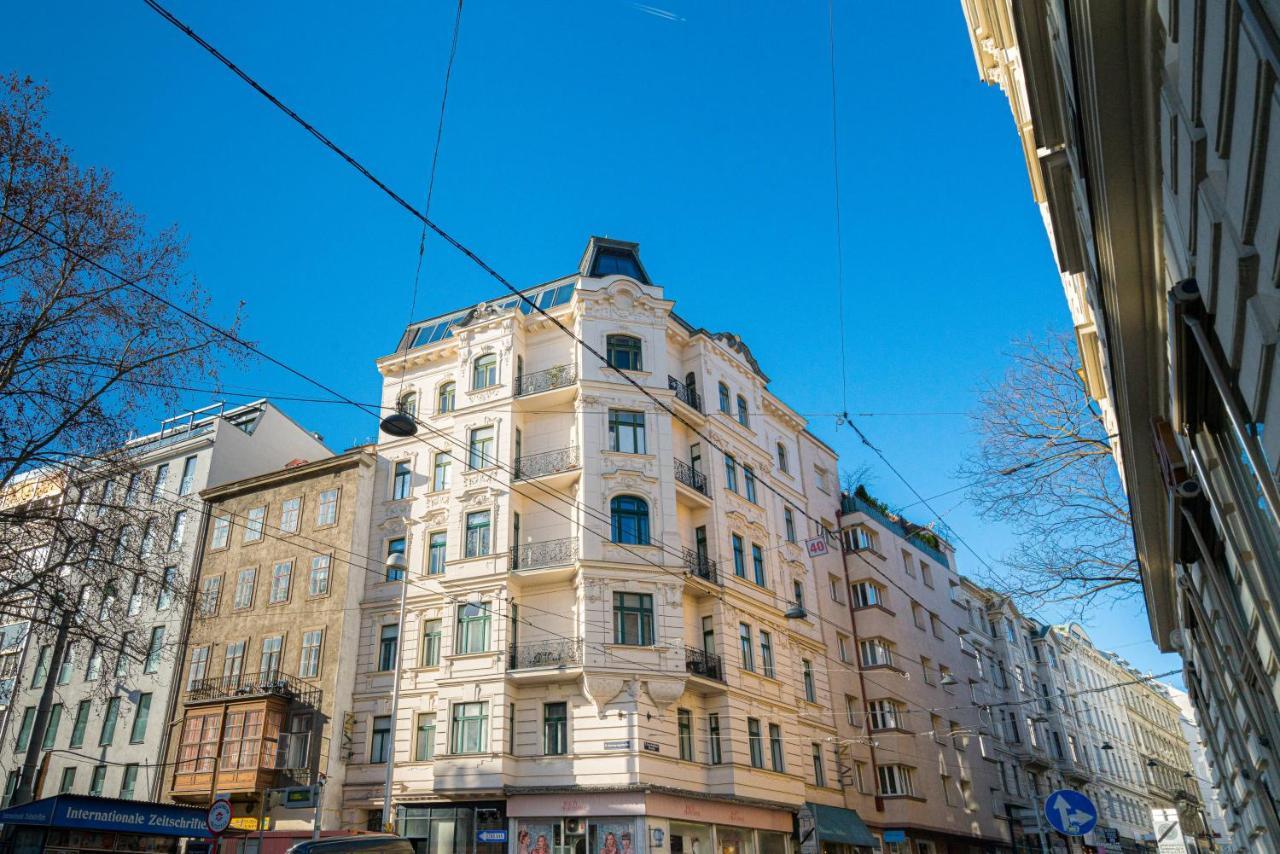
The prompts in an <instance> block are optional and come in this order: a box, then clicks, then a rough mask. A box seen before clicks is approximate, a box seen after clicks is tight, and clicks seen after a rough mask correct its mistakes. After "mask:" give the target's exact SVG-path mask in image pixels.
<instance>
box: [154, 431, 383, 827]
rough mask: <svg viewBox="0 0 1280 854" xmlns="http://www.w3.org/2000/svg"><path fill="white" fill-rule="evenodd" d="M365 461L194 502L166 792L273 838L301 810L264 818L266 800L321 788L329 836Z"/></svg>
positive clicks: (249, 481) (365, 498)
mask: <svg viewBox="0 0 1280 854" xmlns="http://www.w3.org/2000/svg"><path fill="white" fill-rule="evenodd" d="M374 460H375V455H374V452H373V449H372V448H368V447H366V448H357V449H355V450H351V451H348V452H346V453H345V454H340V455H337V456H326V457H324V458H321V459H317V460H314V461H310V462H308V461H305V460H295V461H293V462H292V463H290V464H289V465H287V466H285V467H284V468H282V469H277V470H275V471H271V472H267V473H265V474H261V475H257V476H255V477H250V478H245V479H242V480H237V481H233V482H231V483H226V484H222V485H220V486H216V487H212V488H210V489H206V490H204V491H203V492H202V493H201V494H200V497H201V498H202V499H203V500H204V501H205V502H207V504H208V507H209V524H208V526H207V529H206V531H205V533H204V544H203V549H202V557H201V560H200V566H199V570H198V572H197V575H196V581H195V590H194V607H193V614H192V619H191V624H190V632H189V634H188V637H187V639H186V644H185V647H184V649H185V660H184V662H183V664H182V666H181V667H180V669H179V673H180V675H181V683H180V687H179V696H178V703H177V704H176V705H175V708H174V714H173V738H172V739H171V740H170V743H169V745H168V763H167V767H168V769H169V771H168V772H167V774H166V777H165V793H166V795H167V796H168V797H169V798H172V799H173V800H175V801H178V802H180V803H188V804H196V805H204V806H207V805H208V804H209V803H211V802H212V799H213V796H214V794H216V793H220V794H224V795H226V796H228V797H229V798H230V800H231V804H232V809H233V811H234V813H235V815H236V816H237V817H243V818H248V819H250V820H256V819H257V818H258V817H260V816H262V815H265V816H266V817H267V818H268V819H270V826H271V829H272V830H273V831H290V830H306V831H308V834H307V835H308V837H309V831H310V830H311V829H312V824H313V820H314V818H315V815H316V813H315V812H314V811H313V810H311V809H293V808H288V807H282V806H276V807H275V808H272V809H268V808H266V807H265V806H264V804H263V797H264V794H265V792H266V790H268V789H272V788H283V787H290V786H309V785H312V784H315V783H317V782H318V781H319V780H321V779H323V780H324V783H325V789H324V791H323V794H322V803H321V809H320V813H319V815H320V821H321V828H322V829H328V830H335V829H339V828H340V826H341V821H342V816H341V801H342V782H343V777H344V773H345V770H346V767H347V764H346V763H347V761H348V759H349V755H348V753H349V745H347V744H346V743H345V741H344V739H345V734H344V730H343V721H344V720H346V718H347V716H348V714H349V713H350V710H351V689H352V684H353V681H354V677H355V667H356V650H357V642H358V638H359V632H360V609H359V601H360V598H361V595H362V594H363V591H364V587H365V576H366V574H367V573H368V572H369V571H381V570H382V567H381V562H380V561H378V560H374V561H373V562H372V563H370V559H369V557H368V554H369V551H368V550H369V546H368V537H369V509H370V507H371V506H372V503H373V491H372V484H373V472H374V469H375V462H374Z"/></svg>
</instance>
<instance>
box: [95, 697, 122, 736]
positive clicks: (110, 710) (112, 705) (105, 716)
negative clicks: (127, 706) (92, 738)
mask: <svg viewBox="0 0 1280 854" xmlns="http://www.w3.org/2000/svg"><path fill="white" fill-rule="evenodd" d="M119 717H120V698H119V697H112V698H111V699H109V700H107V708H106V709H105V710H104V711H103V713H102V729H101V730H99V732H98V746H99V747H110V746H111V742H113V741H115V737H116V719H117V718H119Z"/></svg>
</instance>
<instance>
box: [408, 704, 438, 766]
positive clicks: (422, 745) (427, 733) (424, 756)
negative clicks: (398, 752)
mask: <svg viewBox="0 0 1280 854" xmlns="http://www.w3.org/2000/svg"><path fill="white" fill-rule="evenodd" d="M435 758H436V715H435V712H426V713H424V714H421V715H418V725H417V728H416V729H415V731H414V738H413V760H414V761H415V762H430V761H431V760H433V759H435Z"/></svg>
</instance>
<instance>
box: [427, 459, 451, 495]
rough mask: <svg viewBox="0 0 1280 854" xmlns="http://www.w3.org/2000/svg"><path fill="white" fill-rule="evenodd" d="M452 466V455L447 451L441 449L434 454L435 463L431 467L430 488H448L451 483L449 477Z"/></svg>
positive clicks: (435, 489) (436, 489)
mask: <svg viewBox="0 0 1280 854" xmlns="http://www.w3.org/2000/svg"><path fill="white" fill-rule="evenodd" d="M452 466H453V455H452V454H450V453H449V452H448V451H441V452H440V453H438V454H436V460H435V464H434V465H433V466H432V468H431V490H432V491H433V492H440V491H441V490H445V489H448V488H449V484H450V483H452V482H453V481H452V478H451V477H450V474H451V471H452Z"/></svg>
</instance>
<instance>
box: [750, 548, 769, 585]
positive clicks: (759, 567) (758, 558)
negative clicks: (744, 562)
mask: <svg viewBox="0 0 1280 854" xmlns="http://www.w3.org/2000/svg"><path fill="white" fill-rule="evenodd" d="M751 571H752V572H753V573H755V582H756V584H758V585H760V586H761V587H768V586H769V579H768V578H766V577H765V574H764V549H762V548H760V546H758V545H756V544H755V543H752V544H751Z"/></svg>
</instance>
